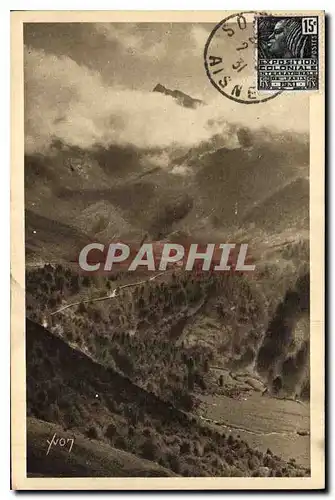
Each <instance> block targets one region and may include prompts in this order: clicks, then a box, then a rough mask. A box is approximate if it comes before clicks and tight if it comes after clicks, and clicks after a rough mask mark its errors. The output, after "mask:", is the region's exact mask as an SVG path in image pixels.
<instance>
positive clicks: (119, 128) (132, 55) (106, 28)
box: [24, 23, 309, 152]
mask: <svg viewBox="0 0 335 500" xmlns="http://www.w3.org/2000/svg"><path fill="white" fill-rule="evenodd" d="M213 28H214V25H213V24H191V23H160V24H158V23H140V24H134V23H52V24H50V23H48V24H47V23H33V24H25V26H24V43H25V126H26V149H27V150H28V152H33V151H36V150H38V151H42V150H43V149H44V150H45V149H47V148H48V147H49V146H50V143H51V142H52V138H54V137H58V138H60V139H62V140H65V141H66V142H68V143H69V144H72V145H77V146H81V147H85V146H87V147H91V146H92V145H94V144H102V145H105V146H108V145H110V144H111V143H117V144H133V145H135V146H138V147H141V146H143V147H166V146H171V145H173V144H177V145H185V146H187V147H191V146H194V145H197V144H199V143H200V142H201V141H202V140H206V139H208V138H209V136H211V135H212V134H214V133H217V132H218V130H217V128H215V127H214V128H212V129H209V128H208V122H209V120H211V119H212V118H214V119H222V118H223V119H225V120H226V121H227V122H228V123H238V124H241V125H243V126H248V127H250V128H257V127H259V128H260V127H264V126H265V127H271V128H272V127H275V128H278V129H280V130H292V131H297V132H303V131H308V128H309V122H308V112H309V110H308V97H306V96H305V95H303V94H300V95H297V94H295V95H292V93H291V94H290V93H289V92H286V93H285V94H282V95H280V96H278V97H276V98H275V99H272V100H270V101H268V102H267V103H261V104H253V105H247V104H240V103H236V102H234V101H231V100H229V99H227V98H226V97H224V96H223V95H222V94H220V93H219V92H218V91H217V90H216V89H215V88H214V87H213V86H212V84H211V83H210V81H209V79H208V77H207V75H206V72H205V68H204V58H203V57H204V56H203V53H204V46H205V43H206V40H207V38H208V36H209V34H210V32H211V31H212V29H213ZM221 50H222V51H223V52H224V51H225V50H227V53H226V54H224V56H225V57H228V58H230V57H232V55H231V52H232V50H231V46H230V45H227V47H225V46H223V48H221ZM250 76H251V75H250ZM157 83H161V84H162V85H164V86H165V87H168V88H170V89H178V90H181V91H183V92H185V93H187V94H188V95H190V96H192V97H194V98H200V99H202V100H204V101H205V103H206V106H204V107H203V108H202V109H199V110H197V111H196V112H194V111H193V110H186V109H183V108H181V107H180V106H178V105H177V104H176V103H175V102H173V100H172V99H171V98H167V97H165V96H158V95H155V94H156V93H152V90H153V88H154V87H155V85H156V84H157Z"/></svg>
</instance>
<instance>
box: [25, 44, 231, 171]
mask: <svg viewBox="0 0 335 500" xmlns="http://www.w3.org/2000/svg"><path fill="white" fill-rule="evenodd" d="M25 92H26V94H25V103H26V105H25V136H26V144H25V146H26V151H27V152H28V153H29V152H30V153H31V152H36V151H39V152H47V151H48V150H49V148H50V147H51V145H52V143H53V142H54V141H55V140H56V139H58V140H61V141H62V142H63V143H65V144H68V145H70V146H78V147H81V148H86V149H87V148H92V147H94V146H103V147H106V148H107V147H109V146H110V145H122V146H126V145H132V146H135V147H137V148H143V149H154V148H167V147H172V146H174V147H188V148H190V147H193V146H196V145H198V144H200V143H201V142H203V141H207V140H209V139H210V138H211V137H212V136H213V135H215V134H218V133H223V134H225V133H227V130H226V129H227V126H226V125H225V126H223V125H222V124H219V123H218V122H217V121H216V120H215V117H219V115H220V112H219V110H218V109H217V108H216V107H210V106H203V107H201V108H199V109H198V110H193V109H186V108H183V107H181V106H179V105H178V104H177V102H176V101H175V100H174V99H172V98H171V97H169V96H165V95H163V94H160V93H158V92H144V91H134V90H127V89H122V88H120V87H114V86H113V87H111V86H108V85H107V84H106V83H105V82H104V81H103V79H102V77H101V76H100V74H99V73H97V72H95V71H92V70H90V69H88V68H87V67H86V66H80V65H79V64H77V63H76V62H75V61H73V60H72V59H70V58H69V57H66V56H55V55H51V54H46V53H45V52H44V51H42V50H32V49H27V50H26V52H25ZM228 137H229V133H227V140H228ZM155 161H156V163H157V162H163V163H164V161H165V158H164V157H160V158H156V159H155V158H154V162H155Z"/></svg>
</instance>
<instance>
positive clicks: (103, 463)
mask: <svg viewBox="0 0 335 500" xmlns="http://www.w3.org/2000/svg"><path fill="white" fill-rule="evenodd" d="M52 436H56V437H55V439H65V440H66V442H67V445H66V446H60V445H59V444H58V443H57V444H56V445H52V447H51V448H50V450H49V453H48V448H49V443H50V442H51V440H52ZM72 439H73V445H72V448H71V451H70V447H71V441H72ZM27 440H28V443H27V474H28V477H129V476H131V477H172V476H175V474H174V473H173V472H172V471H169V470H167V469H164V467H161V466H159V465H157V464H155V463H153V462H150V461H149V460H145V459H144V458H139V457H136V456H135V455H133V454H131V453H127V452H124V451H122V450H119V449H116V448H113V447H112V446H110V445H109V444H106V443H102V442H101V441H98V440H96V439H92V438H88V437H85V436H83V435H82V434H80V433H78V432H74V431H72V430H70V431H65V430H64V429H63V428H62V427H61V426H59V425H57V424H53V423H49V422H45V421H44V420H38V419H36V418H32V417H29V418H28V419H27ZM48 442H49V443H48Z"/></svg>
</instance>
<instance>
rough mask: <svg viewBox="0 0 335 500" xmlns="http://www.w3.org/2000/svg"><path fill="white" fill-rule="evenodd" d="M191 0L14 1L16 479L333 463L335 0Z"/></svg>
mask: <svg viewBox="0 0 335 500" xmlns="http://www.w3.org/2000/svg"><path fill="white" fill-rule="evenodd" d="M189 14H190V13H186V12H184V13H179V15H178V13H176V12H174V13H165V17H164V13H160V14H159V13H157V16H156V17H155V16H154V14H153V13H142V15H140V14H139V13H136V12H132V13H127V14H125V13H123V18H122V13H121V12H114V13H108V14H107V15H105V16H104V15H102V14H101V13H100V14H99V13H96V16H94V15H93V13H91V17H92V18H91V19H90V18H89V12H86V16H85V15H84V13H82V17H80V12H77V13H71V12H67V13H66V12H65V11H64V12H59V13H55V12H49V13H36V12H35V13H28V12H16V13H14V14H12V40H13V43H12V60H13V68H14V69H13V70H12V71H13V89H12V90H13V94H12V95H13V100H14V104H13V108H12V114H13V116H14V114H15V119H14V118H13V125H12V126H13V129H12V130H13V132H12V135H13V136H14V138H13V149H15V156H14V157H13V166H12V227H13V224H16V223H17V225H16V226H15V230H14V231H13V233H14V235H13V238H14V237H15V238H16V237H17V238H18V239H17V240H16V243H15V244H13V243H12V270H11V271H12V273H11V278H12V318H14V314H15V318H14V320H13V321H12V382H13V381H14V380H15V384H17V385H15V388H12V433H14V434H13V435H12V449H13V460H16V463H17V464H20V465H14V462H13V471H14V472H13V486H14V487H15V489H16V487H17V489H21V488H22V489H31V488H32V489H39V488H40V489H49V487H50V489H62V488H65V487H69V485H71V486H70V487H71V488H78V489H80V488H82V487H83V486H81V485H80V484H79V483H78V482H75V481H76V480H77V479H78V480H82V479H83V478H86V479H83V480H85V481H86V482H85V485H86V486H85V488H88V489H96V488H97V489H118V488H123V489H128V488H129V489H133V488H134V487H135V486H134V485H137V486H136V487H138V488H139V489H155V488H157V489H167V490H168V489H171V488H172V489H175V488H177V489H178V488H179V487H180V489H195V490H196V489H240V488H241V489H245V488H250V489H256V488H262V489H264V488H265V489H266V488H268V489H273V488H278V489H280V488H284V487H286V488H292V489H295V488H309V487H311V488H316V487H319V488H321V487H322V485H323V484H324V477H323V475H324V442H323V432H324V431H323V418H324V407H323V405H324V402H323V394H324V380H323V367H324V360H323V354H322V352H323V351H322V349H323V342H324V340H323V335H324V332H323V328H324V324H323V314H324V313H323V302H322V300H323V299H322V297H323V285H322V283H323V247H322V241H323V237H324V229H323V211H324V199H323V196H324V195H323V182H324V178H323V176H324V164H323V160H322V158H323V154H324V143H323V141H324V137H323V135H324V131H323V122H322V119H323V118H322V117H323V111H324V103H323V98H324V95H323V94H324V88H323V85H324V83H323V78H324V77H323V59H322V58H323V50H324V47H323V44H324V40H323V37H324V33H323V29H324V28H323V22H324V15H323V13H320V12H316V11H314V12H313V13H306V14H305V13H304V12H291V13H290V12H285V15H283V14H280V13H271V14H264V13H257V12H253V13H250V12H248V13H243V12H242V13H240V12H239V13H234V12H211V13H207V14H208V15H207V16H206V12H198V13H196V14H197V15H193V16H189ZM57 16H58V17H57ZM71 16H72V17H71ZM188 16H189V17H188ZM259 16H261V17H259ZM53 17H54V20H53ZM98 19H100V20H98ZM164 19H165V20H164ZM308 19H312V21H308ZM306 20H307V21H306ZM314 20H316V21H317V22H316V21H314ZM256 21H257V22H256ZM256 25H257V30H256ZM257 37H258V44H257ZM14 42H15V46H14ZM313 44H317V49H316V52H315V51H314V53H313V54H312V51H313ZM257 46H258V52H259V53H258V56H257ZM257 57H258V58H260V59H259V60H257ZM313 57H314V59H313V60H312V59H311V58H313ZM274 58H275V60H274ZM279 58H282V59H283V61H282V62H280V61H279ZM304 58H305V59H306V60H305V59H304ZM263 59H264V61H263ZM277 59H278V61H277ZM265 60H266V61H265ZM287 61H289V62H287ZM311 61H312V62H311ZM315 61H316V62H315ZM309 64H311V67H309V66H308V65H309ZM269 65H270V66H269ZM258 72H259V73H258ZM257 82H265V83H264V85H263V84H262V85H261V86H260V87H258V84H257ZM311 82H312V83H311ZM14 86H15V90H14ZM283 89H284V90H283ZM297 89H299V91H297ZM20 92H21V93H22V95H21V94H20ZM20 96H21V97H20ZM15 124H16V125H17V128H15V130H14V126H15ZM20 130H22V134H21V132H20ZM21 136H22V137H21ZM15 145H16V146H17V147H16V146H15ZM15 159H16V160H17V161H15ZM14 163H15V166H14ZM14 254H15V255H14ZM313 259H314V260H313ZM312 260H313V262H314V265H313V266H312ZM16 263H17V267H15V266H16ZM312 269H313V273H314V274H313V273H312ZM313 297H314V298H313ZM312 299H313V302H312ZM312 359H313V361H312ZM14 405H15V406H14ZM14 428H15V429H14ZM93 478H94V479H93ZM97 478H99V479H97ZM101 478H105V480H106V481H107V482H106V481H105V482H103V483H99V482H97V481H99V480H100V479H101ZM117 478H121V479H120V482H114V483H113V482H110V483H109V482H108V481H112V480H114V481H116V480H117ZM122 478H123V479H122ZM124 478H127V480H125V479H124ZM131 478H138V479H137V480H136V481H137V482H135V483H130V482H129V483H127V482H126V481H128V480H129V481H131ZM141 478H156V479H155V482H154V483H146V482H145V479H143V483H142V482H139V481H140V480H141V481H142V479H141ZM234 478H235V480H234ZM178 479H179V480H180V481H181V480H183V481H184V482H183V483H178V482H177V483H171V481H175V480H176V481H177V480H178ZM56 480H57V482H53V481H56ZM101 480H102V479H101ZM204 480H205V482H202V483H201V482H200V481H204ZM209 480H213V481H217V482H213V483H209V482H206V481H209ZM29 481H31V482H29ZM197 481H199V482H197ZM230 481H232V482H230ZM243 481H249V482H248V483H245V485H244V486H243V484H244V483H243ZM253 481H255V482H253ZM257 481H258V482H257ZM273 481H275V482H273ZM290 481H292V482H290ZM83 484H84V483H83ZM172 484H177V485H179V484H180V486H172ZM29 485H30V486H29ZM39 485H40V486H39ZM74 485H76V486H74ZM127 485H128V486H127ZM138 485H140V486H138ZM152 485H154V486H152Z"/></svg>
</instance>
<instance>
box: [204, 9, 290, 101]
mask: <svg viewBox="0 0 335 500" xmlns="http://www.w3.org/2000/svg"><path fill="white" fill-rule="evenodd" d="M256 15H265V13H258V12H254V11H248V12H239V13H236V14H231V15H230V16H228V17H226V18H225V19H223V20H222V21H221V22H219V23H218V24H217V25H216V26H215V28H214V29H213V31H212V32H211V34H210V35H209V37H208V40H207V42H206V45H205V50H204V61H205V69H206V73H207V76H208V78H209V80H210V82H211V83H212V85H213V86H214V87H215V88H216V89H217V90H218V91H219V92H220V93H221V94H222V95H224V96H225V97H227V98H228V99H231V100H233V101H236V102H239V103H243V104H258V103H261V102H266V101H268V100H269V99H273V98H274V97H276V96H277V95H279V94H281V92H280V91H279V92H271V93H269V92H265V91H260V90H257V61H256V53H257V52H256V50H257V40H256V32H255V16H256Z"/></svg>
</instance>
